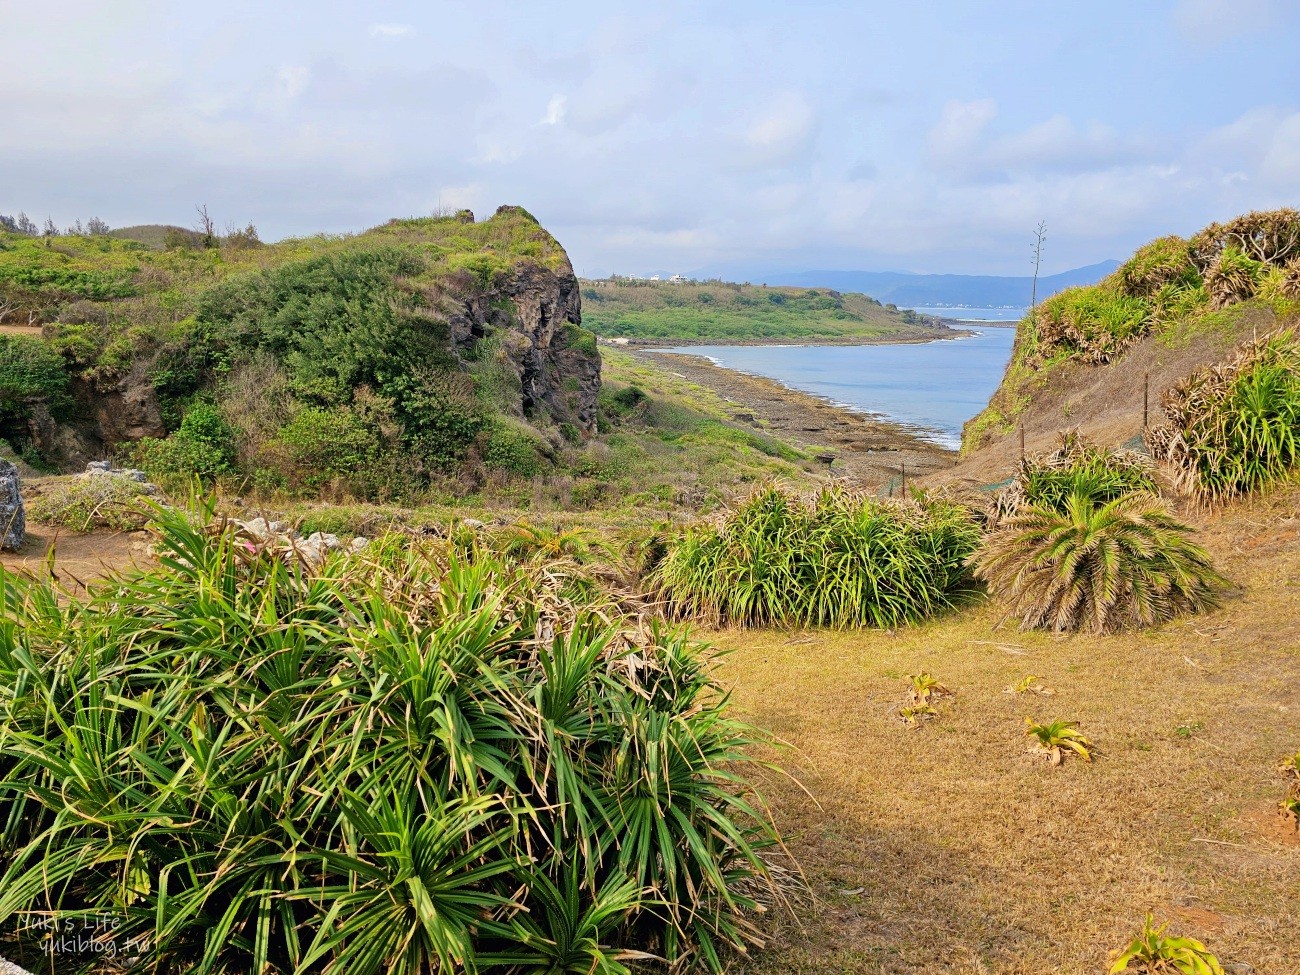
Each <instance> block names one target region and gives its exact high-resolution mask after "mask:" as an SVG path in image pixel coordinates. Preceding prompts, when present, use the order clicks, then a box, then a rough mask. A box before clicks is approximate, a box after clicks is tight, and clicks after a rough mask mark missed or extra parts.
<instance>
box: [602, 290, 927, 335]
mask: <svg viewBox="0 0 1300 975" xmlns="http://www.w3.org/2000/svg"><path fill="white" fill-rule="evenodd" d="M582 312H583V321H584V322H585V323H586V325H587V327H588V328H590V329H591V330H592V331H594V332H595V333H596V334H597V335H600V336H603V337H607V338H629V339H692V340H698V339H715V340H720V341H729V342H735V341H745V340H750V339H815V338H822V339H880V338H891V337H898V338H911V337H917V336H923V335H932V334H933V330H934V328H935V327H936V326H938V323H937V322H936V321H935V320H933V319H926V318H924V317H922V316H918V315H916V314H915V313H913V312H911V311H899V310H898V309H897V308H895V307H894V306H893V305H881V303H880V302H878V301H876V300H875V299H873V298H871V297H868V296H867V295H860V294H841V293H839V292H837V291H831V290H828V289H826V288H767V287H761V286H759V285H752V284H732V283H727V282H721V281H706V282H702V283H700V282H683V283H674V282H670V281H640V280H629V279H625V278H614V279H607V280H600V281H588V280H584V281H583V282H582ZM939 327H941V326H939Z"/></svg>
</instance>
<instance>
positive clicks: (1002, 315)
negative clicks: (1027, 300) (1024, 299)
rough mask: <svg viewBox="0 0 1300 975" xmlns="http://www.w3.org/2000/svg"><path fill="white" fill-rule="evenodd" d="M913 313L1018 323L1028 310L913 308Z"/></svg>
mask: <svg viewBox="0 0 1300 975" xmlns="http://www.w3.org/2000/svg"><path fill="white" fill-rule="evenodd" d="M912 311H914V312H918V313H919V314H922V315H938V316H939V317H940V318H955V319H957V320H958V321H962V322H1018V321H1020V319H1022V318H1024V317H1025V312H1027V311H1029V309H1028V308H975V307H963V306H959V307H956V308H954V307H952V306H951V305H949V306H947V307H944V308H913V309H912Z"/></svg>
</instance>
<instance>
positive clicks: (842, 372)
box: [663, 327, 1016, 448]
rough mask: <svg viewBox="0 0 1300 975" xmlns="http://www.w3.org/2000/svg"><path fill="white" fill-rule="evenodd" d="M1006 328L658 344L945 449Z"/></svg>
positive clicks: (985, 380)
mask: <svg viewBox="0 0 1300 975" xmlns="http://www.w3.org/2000/svg"><path fill="white" fill-rule="evenodd" d="M1015 336H1016V330H1015V329H1014V328H996V327H986V328H983V329H978V334H976V335H972V336H970V337H969V338H960V339H937V340H935V341H933V342H926V343H922V344H910V345H696V346H691V347H689V348H680V349H665V350H663V351H665V352H681V353H686V354H688V355H698V356H703V357H705V358H707V359H709V360H710V361H712V362H713V363H715V364H716V365H719V366H723V367H724V368H727V369H735V370H737V371H738V372H744V373H749V374H751V375H755V376H765V377H767V378H768V379H775V380H776V381H777V382H780V383H782V384H783V385H786V386H789V387H791V388H793V389H798V390H802V391H803V392H805V393H812V394H813V395H814V396H820V397H822V398H824V399H827V400H830V401H831V402H833V403H835V404H837V405H839V406H843V407H847V408H849V409H853V410H859V411H861V412H864V413H871V414H875V415H877V416H881V417H884V418H886V419H890V420H893V421H895V422H897V423H903V424H906V425H908V426H910V427H914V428H915V429H916V431H917V433H919V434H920V435H921V436H923V437H925V438H926V439H927V440H931V441H933V442H935V443H939V444H942V445H943V446H945V447H953V448H956V447H959V446H960V445H961V427H962V424H963V423H965V422H966V421H967V420H969V419H970V418H971V417H973V416H974V415H975V414H976V413H978V412H979V411H980V410H982V409H984V406H985V404H987V403H988V400H989V397H990V396H992V395H993V391H994V390H996V389H997V388H998V384H999V383H1000V382H1001V381H1002V373H1003V370H1005V369H1006V365H1007V361H1008V360H1009V359H1010V358H1011V343H1012V342H1013V341H1014V340H1015Z"/></svg>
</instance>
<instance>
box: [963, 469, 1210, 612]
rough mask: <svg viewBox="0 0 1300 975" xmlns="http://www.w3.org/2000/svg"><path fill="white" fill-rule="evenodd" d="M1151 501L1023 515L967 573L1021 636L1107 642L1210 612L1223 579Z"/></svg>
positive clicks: (1032, 510)
mask: <svg viewBox="0 0 1300 975" xmlns="http://www.w3.org/2000/svg"><path fill="white" fill-rule="evenodd" d="M1191 533H1192V529H1191V528H1190V527H1189V526H1187V525H1185V524H1183V523H1182V522H1180V521H1178V520H1176V519H1175V518H1174V517H1173V516H1172V514H1170V512H1169V510H1168V509H1167V508H1166V507H1165V506H1164V505H1163V504H1162V503H1161V502H1160V501H1159V499H1157V498H1156V497H1154V496H1152V495H1147V494H1130V495H1125V496H1122V497H1120V498H1118V499H1116V500H1114V501H1110V502H1108V503H1106V504H1102V505H1097V504H1095V503H1094V502H1093V500H1092V499H1091V498H1090V497H1088V496H1087V495H1083V494H1072V495H1070V496H1069V497H1068V498H1067V500H1066V503H1065V506H1064V510H1063V511H1057V510H1053V509H1051V508H1047V507H1041V506H1031V507H1029V508H1026V509H1024V510H1022V511H1021V512H1020V513H1019V514H1017V515H1016V516H1015V517H1013V518H1012V519H1011V520H1010V522H1009V523H1008V524H1007V525H1006V527H1005V528H1003V529H1002V530H1000V531H998V532H995V533H994V534H993V535H991V536H990V537H989V538H987V539H986V541H985V545H984V547H983V549H981V550H980V552H979V553H978V554H977V555H976V556H975V558H974V559H973V564H974V566H975V574H976V576H977V577H979V578H981V579H983V580H984V581H985V582H987V583H988V585H989V589H990V591H991V592H992V593H993V594H994V595H996V596H999V597H1001V598H1003V599H1005V600H1006V601H1007V603H1008V604H1009V608H1008V615H1009V616H1014V617H1018V618H1019V620H1020V624H1021V627H1022V628H1023V629H1050V630H1053V631H1056V632H1062V631H1073V630H1091V631H1092V632H1094V633H1108V632H1114V631H1117V630H1122V629H1128V628H1133V627H1145V626H1153V625H1156V624H1158V623H1162V622H1164V621H1166V620H1169V619H1171V618H1173V617H1175V616H1177V615H1180V614H1183V613H1195V612H1201V611H1203V610H1205V609H1208V608H1211V607H1213V606H1215V605H1216V604H1217V603H1218V599H1219V594H1220V592H1221V590H1222V588H1223V586H1224V585H1225V580H1224V579H1223V577H1222V576H1220V575H1219V573H1218V572H1216V571H1215V569H1214V567H1213V565H1212V564H1211V561H1210V557H1209V555H1208V553H1206V552H1205V550H1204V549H1202V548H1201V547H1200V546H1198V545H1196V544H1195V543H1193V542H1192V541H1191V539H1190V537H1189V536H1190V535H1191Z"/></svg>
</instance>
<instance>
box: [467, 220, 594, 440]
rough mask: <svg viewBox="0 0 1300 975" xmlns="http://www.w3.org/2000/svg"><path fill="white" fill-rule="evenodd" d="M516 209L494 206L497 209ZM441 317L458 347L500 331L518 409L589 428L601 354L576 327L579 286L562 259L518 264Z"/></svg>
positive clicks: (579, 321) (469, 346)
mask: <svg viewBox="0 0 1300 975" xmlns="http://www.w3.org/2000/svg"><path fill="white" fill-rule="evenodd" d="M518 211H519V208H518V207H500V208H499V209H498V210H497V214H498V215H500V214H503V213H511V212H518ZM448 324H449V325H450V326H451V337H452V340H453V341H454V342H455V343H456V346H457V348H458V349H459V350H461V351H462V352H468V351H469V350H470V349H472V348H473V346H474V345H475V343H477V342H478V341H479V340H481V339H483V338H486V337H489V336H491V335H497V336H499V337H500V339H501V343H502V347H503V348H504V349H505V350H506V352H507V358H508V360H509V362H510V363H511V365H512V366H513V368H514V369H515V371H516V373H517V375H518V378H519V383H520V387H521V388H522V390H523V404H522V406H523V412H524V415H525V416H527V417H537V416H541V415H546V416H549V417H550V418H551V419H553V420H555V421H556V422H559V423H572V424H573V425H574V426H575V427H577V428H578V429H579V430H580V431H582V432H583V433H587V434H591V433H595V432H596V395H597V393H599V392H600V353H599V351H598V350H597V348H596V337H595V335H593V334H592V333H591V332H588V331H587V330H586V329H584V328H583V327H582V294H581V289H580V288H579V285H578V278H577V276H576V275H575V274H574V273H573V266H572V265H571V264H570V263H569V261H568V260H567V258H566V259H565V260H564V262H563V264H562V265H561V266H560V267H559V268H558V269H556V270H551V269H549V268H546V267H542V266H541V265H539V264H532V263H527V262H524V263H521V264H520V265H519V266H518V267H517V268H516V269H515V271H514V273H513V274H512V275H510V277H509V278H508V279H507V280H506V281H504V282H502V283H500V284H498V285H497V286H496V287H494V288H492V289H491V290H487V291H483V290H476V291H474V292H472V293H471V294H469V295H468V296H467V297H465V298H463V299H461V301H460V302H459V307H457V308H456V309H455V310H454V311H453V312H451V314H450V315H449V316H448Z"/></svg>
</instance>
